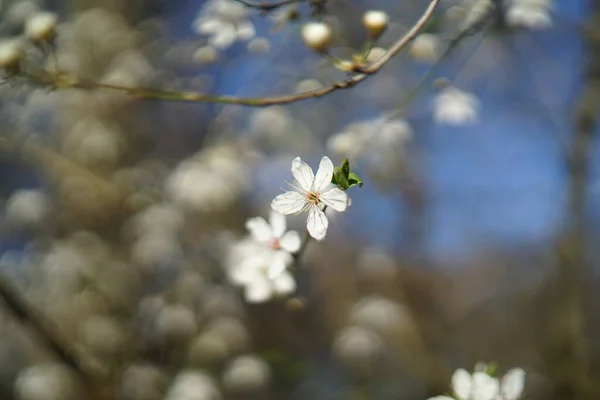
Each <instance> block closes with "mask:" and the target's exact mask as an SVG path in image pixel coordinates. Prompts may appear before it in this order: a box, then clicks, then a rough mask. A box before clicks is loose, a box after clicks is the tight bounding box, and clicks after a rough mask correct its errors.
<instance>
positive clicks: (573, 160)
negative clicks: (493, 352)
mask: <svg viewBox="0 0 600 400" xmlns="http://www.w3.org/2000/svg"><path fill="white" fill-rule="evenodd" d="M588 26H589V29H590V35H589V36H588V46H589V47H588V48H589V51H590V58H589V62H588V66H587V72H586V74H585V76H584V79H583V85H582V86H583V91H582V93H581V97H580V100H579V102H578V104H577V106H576V109H575V117H574V125H575V130H574V136H573V140H572V142H571V145H570V149H569V150H568V152H567V154H566V155H565V160H566V164H567V168H568V173H569V182H568V184H569V186H568V200H569V204H568V207H569V208H568V221H567V226H566V229H565V231H564V233H563V235H562V237H561V238H560V239H559V243H558V246H557V251H558V268H559V269H558V276H557V280H556V286H557V294H558V295H557V296H556V298H557V301H558V304H557V309H556V310H555V312H553V313H552V315H553V318H555V320H554V322H555V324H556V325H557V329H556V333H557V335H558V336H557V337H556V338H555V342H554V343H551V344H552V345H553V347H552V348H551V351H552V352H551V354H550V355H551V357H552V359H551V360H550V365H553V366H554V369H553V371H551V372H552V373H553V375H554V379H555V381H556V385H557V388H556V392H555V398H556V399H563V398H576V397H580V398H586V396H587V395H589V392H590V388H591V387H592V386H593V381H592V380H591V379H590V376H589V372H590V371H589V369H590V361H591V359H590V353H589V351H590V350H589V347H588V343H587V339H588V338H587V334H586V328H585V324H586V312H585V292H586V281H587V279H589V277H588V276H587V275H588V271H587V268H588V267H589V258H588V256H589V253H588V249H589V245H588V225H587V218H588V199H589V194H590V193H589V192H590V190H589V189H590V175H591V168H592V157H593V156H594V153H593V148H594V142H595V140H596V129H597V126H598V110H599V109H600V29H599V28H598V27H599V26H600V5H599V4H598V3H597V2H595V3H593V6H592V10H591V13H590V16H589V19H588Z"/></svg>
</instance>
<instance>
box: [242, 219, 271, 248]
mask: <svg viewBox="0 0 600 400" xmlns="http://www.w3.org/2000/svg"><path fill="white" fill-rule="evenodd" d="M245 226H246V229H248V232H250V235H251V236H252V238H253V239H254V240H256V241H257V242H261V243H268V242H270V241H271V240H273V237H274V234H273V229H272V228H271V226H270V225H269V224H268V223H267V221H265V219H264V218H262V217H256V218H250V219H249V220H248V221H246V225H245Z"/></svg>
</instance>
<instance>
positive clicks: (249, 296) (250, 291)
mask: <svg viewBox="0 0 600 400" xmlns="http://www.w3.org/2000/svg"><path fill="white" fill-rule="evenodd" d="M272 296H273V288H272V286H271V283H270V282H269V281H268V280H267V279H256V280H254V281H252V282H251V283H249V284H248V285H246V290H245V291H244V297H245V298H246V301H248V302H249V303H263V302H265V301H267V300H269V299H270V298H271V297H272Z"/></svg>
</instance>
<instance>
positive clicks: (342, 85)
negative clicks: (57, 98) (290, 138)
mask: <svg viewBox="0 0 600 400" xmlns="http://www.w3.org/2000/svg"><path fill="white" fill-rule="evenodd" d="M440 1H441V0H431V1H430V3H429V6H428V7H427V9H426V10H425V11H424V13H423V15H422V16H421V18H419V20H418V21H417V22H416V23H415V24H414V25H413V27H412V28H411V29H410V30H409V31H408V32H407V33H406V34H405V35H404V36H403V37H401V38H400V39H399V40H398V41H396V42H395V43H394V44H393V45H392V47H390V48H389V50H388V51H387V52H386V53H385V54H384V55H383V56H381V57H380V58H379V59H378V60H376V61H375V62H373V63H371V64H370V65H367V66H365V67H361V68H358V69H357V70H356V71H355V72H356V73H357V74H356V75H354V76H352V77H350V78H348V79H346V80H343V81H340V82H336V83H334V84H332V85H330V86H326V87H323V88H320V89H316V90H311V91H307V92H302V93H295V94H288V95H282V96H271V97H257V98H243V97H235V96H214V95H207V94H203V93H199V92H175V91H165V90H157V89H150V88H132V87H127V86H121V85H115V84H109V83H102V82H97V81H93V80H89V79H83V78H76V77H72V76H65V75H60V74H49V73H45V74H30V75H27V78H28V79H29V80H30V81H31V82H33V83H35V84H38V85H41V86H44V87H49V88H54V89H58V90H64V89H86V90H92V89H105V90H110V91H115V92H121V93H126V94H129V95H131V96H135V97H139V98H143V99H155V100H172V101H183V102H200V103H221V104H236V105H242V106H251V107H266V106H272V105H276V104H289V103H295V102H297V101H301V100H305V99H310V98H318V97H323V96H326V95H328V94H330V93H332V92H335V91H337V90H342V89H349V88H351V87H354V86H356V85H357V84H359V83H360V82H362V81H364V80H366V79H367V78H368V77H369V76H370V75H373V74H375V73H377V72H379V70H380V69H381V68H383V67H384V66H385V64H387V63H388V62H389V61H390V60H391V59H392V58H393V57H394V56H395V55H397V54H398V53H399V52H400V51H401V50H402V49H403V48H404V47H405V46H406V45H407V44H408V43H410V41H411V40H412V39H414V37H415V36H417V34H418V33H419V32H420V31H421V29H423V27H424V26H425V24H427V21H429V19H430V18H431V17H432V15H433V13H434V11H435V9H436V7H437V6H438V4H439V3H440Z"/></svg>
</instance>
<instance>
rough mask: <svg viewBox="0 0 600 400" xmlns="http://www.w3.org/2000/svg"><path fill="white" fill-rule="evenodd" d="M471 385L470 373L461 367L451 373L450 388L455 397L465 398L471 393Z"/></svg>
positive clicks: (464, 399)
mask: <svg viewBox="0 0 600 400" xmlns="http://www.w3.org/2000/svg"><path fill="white" fill-rule="evenodd" d="M471 386H472V382H471V374H469V373H468V372H467V371H466V370H464V369H462V368H459V369H457V370H456V371H455V372H454V374H453V375H452V390H453V391H454V394H455V395H456V397H458V398H459V399H461V400H467V399H468V398H469V396H470V395H471Z"/></svg>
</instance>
